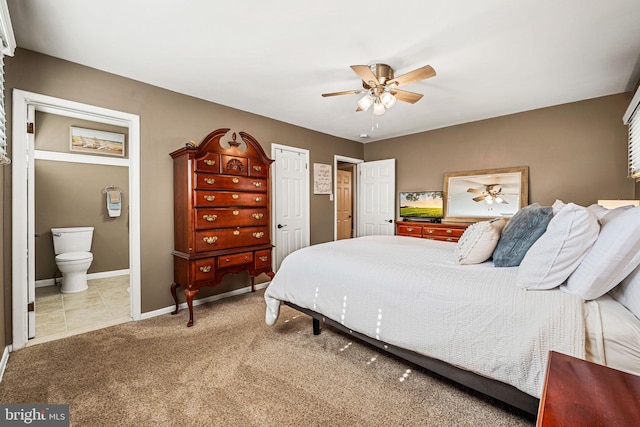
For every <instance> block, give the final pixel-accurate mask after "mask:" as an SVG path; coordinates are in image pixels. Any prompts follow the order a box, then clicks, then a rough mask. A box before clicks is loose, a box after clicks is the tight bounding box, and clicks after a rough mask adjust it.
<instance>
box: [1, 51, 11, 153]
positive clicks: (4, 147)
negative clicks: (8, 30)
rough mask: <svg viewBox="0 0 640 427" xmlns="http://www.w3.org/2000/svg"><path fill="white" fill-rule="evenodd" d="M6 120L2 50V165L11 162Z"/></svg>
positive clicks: (2, 57)
mask: <svg viewBox="0 0 640 427" xmlns="http://www.w3.org/2000/svg"><path fill="white" fill-rule="evenodd" d="M3 42H4V41H3ZM6 121H7V118H6V114H5V109H4V54H3V53H2V52H0V164H2V165H8V164H9V163H11V159H10V158H9V156H8V155H7V132H6V126H5V124H6Z"/></svg>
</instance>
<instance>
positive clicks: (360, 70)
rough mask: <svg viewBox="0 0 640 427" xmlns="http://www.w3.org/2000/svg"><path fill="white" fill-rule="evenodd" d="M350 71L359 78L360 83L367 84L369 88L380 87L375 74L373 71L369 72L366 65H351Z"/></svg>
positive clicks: (369, 69)
mask: <svg viewBox="0 0 640 427" xmlns="http://www.w3.org/2000/svg"><path fill="white" fill-rule="evenodd" d="M351 69H352V70H353V71H355V73H356V74H357V75H358V76H360V78H361V79H362V81H363V82H365V83H366V84H368V85H369V86H371V87H378V86H380V82H379V81H378V78H377V77H376V75H375V74H373V71H371V68H369V66H368V65H352V66H351Z"/></svg>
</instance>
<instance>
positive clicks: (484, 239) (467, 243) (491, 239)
mask: <svg viewBox="0 0 640 427" xmlns="http://www.w3.org/2000/svg"><path fill="white" fill-rule="evenodd" d="M506 223H507V221H506V220H505V219H504V218H499V219H493V220H491V221H480V222H476V223H474V224H471V225H470V226H469V227H467V229H466V230H465V231H464V233H463V234H462V236H460V240H458V244H457V245H456V247H455V249H454V251H453V255H454V256H455V259H456V261H458V264H479V263H481V262H485V261H486V260H488V259H489V258H491V255H492V254H493V250H494V249H495V248H496V245H497V244H498V240H500V233H501V232H502V229H503V228H504V226H505V224H506Z"/></svg>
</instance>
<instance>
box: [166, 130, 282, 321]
mask: <svg viewBox="0 0 640 427" xmlns="http://www.w3.org/2000/svg"><path fill="white" fill-rule="evenodd" d="M228 132H229V129H217V130H215V131H213V132H211V133H210V134H209V135H207V136H206V137H205V138H204V139H203V140H202V142H200V143H199V144H195V143H193V142H189V143H187V144H186V146H184V147H182V148H180V149H179V150H176V151H174V152H173V153H171V157H172V158H173V197H174V251H173V252H172V255H173V283H172V284H171V295H172V296H173V300H174V302H175V304H176V309H175V311H173V312H172V313H171V314H176V313H178V309H179V305H178V296H177V289H178V288H179V287H180V286H182V287H183V288H184V293H185V297H186V300H187V306H188V307H189V322H188V323H187V326H192V325H193V299H194V298H195V297H196V295H197V294H198V292H199V291H200V288H202V287H205V286H216V285H218V284H220V282H221V281H222V279H223V277H224V276H225V275H227V274H237V273H241V272H244V271H247V272H248V274H249V277H250V279H251V290H252V291H254V282H255V277H256V276H258V275H260V274H262V273H266V274H267V275H269V276H270V277H273V276H274V273H273V270H272V267H271V251H272V248H273V246H272V245H271V236H270V218H269V212H270V209H269V203H270V185H269V167H270V165H271V163H272V162H273V160H271V159H269V158H268V157H267V156H266V154H265V153H264V150H263V149H262V147H261V146H260V144H259V143H258V141H256V140H255V139H254V138H253V137H252V136H251V135H249V134H247V133H245V132H239V135H240V139H241V141H238V140H237V136H236V133H235V132H234V133H232V134H231V138H229V137H226V138H224V137H225V135H227V133H228ZM223 138H224V139H225V140H223Z"/></svg>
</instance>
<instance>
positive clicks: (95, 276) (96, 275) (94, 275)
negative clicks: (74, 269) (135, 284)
mask: <svg viewBox="0 0 640 427" xmlns="http://www.w3.org/2000/svg"><path fill="white" fill-rule="evenodd" d="M125 275H129V269H128V268H126V269H124V270H111V271H100V272H98V273H89V274H87V280H91V279H105V278H107V277H116V276H125ZM58 279H60V278H58ZM55 284H56V279H42V280H36V288H44V287H45V286H53V285H55Z"/></svg>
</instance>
